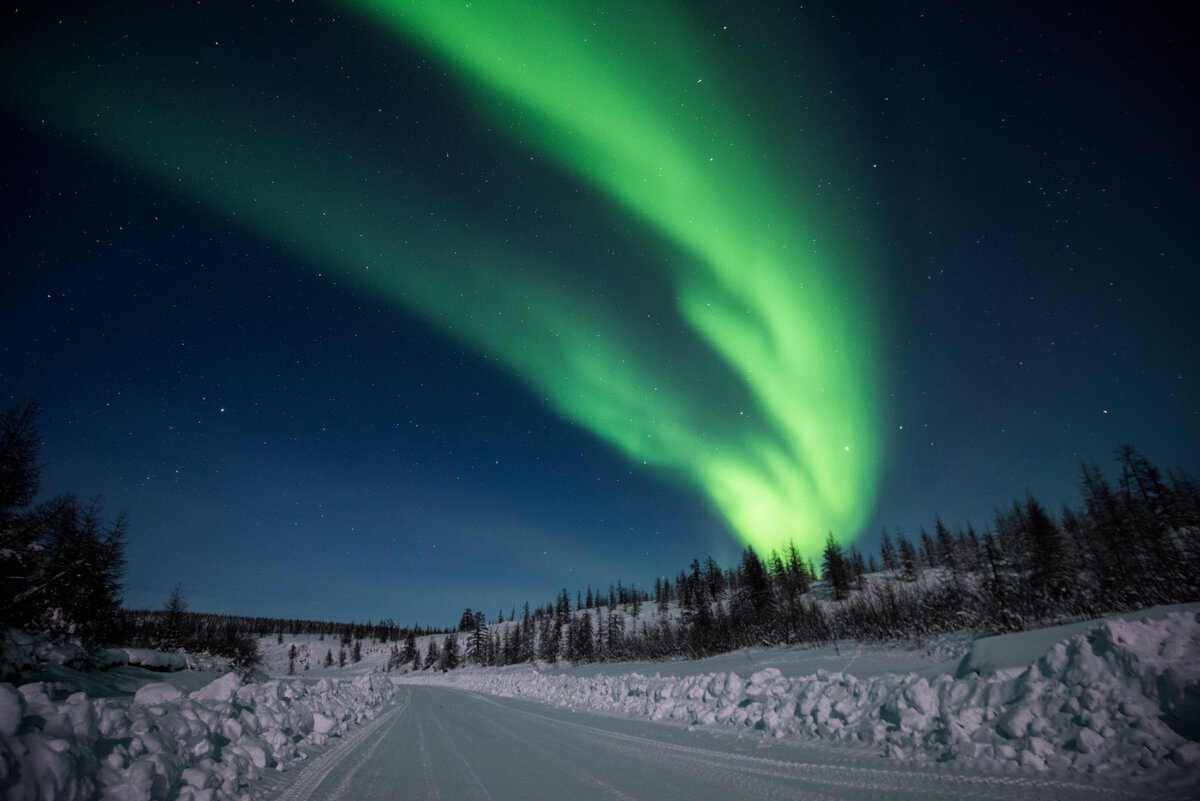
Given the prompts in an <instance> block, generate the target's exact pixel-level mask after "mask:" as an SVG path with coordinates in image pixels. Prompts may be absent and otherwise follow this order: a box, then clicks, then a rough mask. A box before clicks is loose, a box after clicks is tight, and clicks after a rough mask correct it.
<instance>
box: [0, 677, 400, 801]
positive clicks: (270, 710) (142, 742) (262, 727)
mask: <svg viewBox="0 0 1200 801" xmlns="http://www.w3.org/2000/svg"><path fill="white" fill-rule="evenodd" d="M396 689H397V688H396V687H395V685H394V684H393V683H392V682H390V681H387V680H386V679H385V678H383V677H381V676H359V677H356V678H353V679H328V678H325V679H321V680H319V681H316V682H311V681H307V682H306V681H301V680H272V681H267V682H263V683H254V684H243V683H242V681H241V679H239V678H238V676H237V674H234V673H229V674H226V675H224V676H222V677H221V678H219V679H217V680H216V681H214V682H212V683H211V684H209V685H208V686H206V687H203V688H201V689H199V690H197V691H195V692H193V693H191V694H190V695H184V693H183V692H182V691H181V690H180V689H179V688H178V687H175V686H173V685H171V684H167V683H163V682H153V683H150V684H147V685H145V686H143V687H142V688H141V689H140V690H138V692H137V694H136V695H135V696H134V698H133V699H132V700H130V699H112V698H95V699H89V698H88V697H87V696H86V695H85V694H84V693H75V694H74V695H72V696H70V697H68V698H67V699H66V700H65V702H62V703H57V702H55V701H53V700H51V698H50V696H49V694H48V687H47V685H46V684H45V683H43V682H36V683H33V684H26V685H23V686H22V687H20V688H19V689H16V688H14V687H13V686H12V685H11V684H0V790H3V795H4V797H5V798H6V799H8V801H27V800H28V801H33V800H34V799H55V801H85V800H86V799H93V798H97V797H103V798H104V799H113V801H118V800H119V801H143V800H145V801H148V800H149V799H151V798H178V799H180V801H235V800H237V801H242V800H243V799H249V798H250V793H249V791H248V790H247V784H248V782H250V781H252V780H254V779H256V778H258V777H259V776H260V775H262V772H263V771H264V770H268V769H275V770H283V769H284V768H285V767H286V766H288V765H292V764H294V763H296V762H299V761H301V760H303V759H304V758H305V754H304V752H303V751H302V750H301V748H302V746H305V745H321V744H323V743H325V742H327V741H328V739H329V738H330V737H335V736H343V735H345V734H347V733H348V732H349V731H350V730H351V728H352V727H353V726H355V725H356V724H358V723H360V722H362V721H364V720H370V719H372V718H374V716H375V713H376V711H377V710H378V709H379V708H380V707H381V706H383V705H384V704H386V703H387V702H388V701H389V700H390V699H391V698H392V696H393V695H394V694H395V692H396Z"/></svg>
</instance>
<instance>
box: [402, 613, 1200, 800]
mask: <svg viewBox="0 0 1200 801" xmlns="http://www.w3.org/2000/svg"><path fill="white" fill-rule="evenodd" d="M1080 631H1081V633H1077V634H1074V635H1072V636H1069V637H1066V638H1064V639H1061V640H1058V641H1057V642H1051V644H1050V645H1049V646H1048V647H1046V648H1043V649H1042V651H1041V653H1040V654H1038V655H1037V657H1036V658H1034V659H1032V660H1030V661H1029V662H1028V663H1026V664H1025V666H1024V667H1022V668H1019V669H1014V668H1011V667H1009V666H1008V663H1009V662H1010V661H1011V658H1010V659H999V658H994V659H992V661H991V662H990V663H989V664H992V665H995V666H996V667H995V669H991V670H985V671H980V672H974V671H972V672H969V673H968V674H967V675H964V676H961V677H956V676H955V675H952V674H950V673H948V672H947V673H941V674H938V675H934V676H931V677H930V676H924V675H918V674H917V673H915V672H910V673H905V674H899V673H880V674H876V675H871V676H867V677H859V676H855V675H854V674H852V673H849V672H844V671H829V670H824V669H818V670H817V671H816V672H815V673H812V674H809V675H793V676H787V675H784V673H783V672H782V671H781V670H780V669H779V668H778V667H765V668H762V669H759V670H756V671H754V672H753V673H749V674H748V675H746V674H743V673H740V672H737V671H720V672H700V673H694V674H690V675H688V674H683V675H663V674H662V673H661V672H656V673H655V674H654V675H652V676H648V675H644V674H642V673H638V672H631V673H614V674H610V675H606V674H603V673H601V672H598V671H596V670H594V669H593V670H589V671H588V674H587V675H572V674H571V673H570V672H569V671H563V672H545V671H539V670H537V669H534V668H533V667H516V668H506V669H501V670H465V671H454V672H450V673H444V674H443V673H418V674H410V675H408V676H405V677H404V678H403V679H402V680H403V681H408V682H417V683H430V684H448V685H450V686H453V687H457V688H461V689H467V690H472V691H475V692H482V693H487V694H491V695H496V696H503V697H511V698H523V699H530V700H535V701H539V702H542V703H548V704H553V705H555V706H559V707H564V708H568V709H574V710H587V711H598V712H604V713H608V714H615V715H621V716H627V717H641V718H648V719H650V720H656V721H673V722H676V723H678V724H683V725H686V726H688V727H693V728H704V729H710V730H714V731H720V730H732V731H741V732H747V731H748V732H755V733H758V735H759V736H762V737H765V738H771V739H793V740H797V741H813V740H819V741H826V742H829V741H832V742H842V743H848V744H858V745H865V746H868V747H872V748H875V749H877V750H878V753H880V754H882V755H886V756H892V757H898V758H904V759H908V760H918V761H937V760H956V761H959V762H962V763H971V764H974V765H976V766H979V767H981V768H984V769H988V770H1007V769H1013V768H1018V767H1019V768H1021V769H1025V770H1033V771H1039V772H1043V771H1055V772H1065V773H1077V774H1078V773H1085V774H1087V773H1090V774H1100V775H1105V776H1111V777H1117V778H1122V779H1136V780H1141V781H1148V782H1167V781H1170V782H1178V781H1182V780H1185V779H1190V780H1200V747H1198V745H1197V743H1196V742H1195V741H1193V740H1192V739H1189V737H1195V736H1196V733H1197V729H1198V728H1200V613H1197V612H1195V611H1175V612H1171V613H1167V614H1163V615H1162V616H1159V617H1158V618H1157V619H1146V620H1141V621H1128V620H1119V619H1118V620H1106V621H1102V622H1096V621H1093V622H1092V623H1091V624H1089V625H1087V626H1084V627H1082V628H1081V629H1080ZM1047 636H1049V635H1043V636H1042V644H1043V645H1044V644H1046V642H1047V640H1046V639H1045V638H1046V637H1047ZM1008 637H1009V638H1012V639H1013V641H1014V643H1015V645H1014V647H1013V648H1012V651H1011V652H1012V653H1019V652H1020V651H1021V649H1024V648H1028V647H1030V646H1029V642H1030V638H1029V637H1027V636H1025V635H1008ZM1005 640H1006V638H1005V637H1000V638H989V642H987V643H986V644H985V645H984V646H983V647H981V648H979V649H973V650H972V653H978V654H979V655H981V656H982V655H983V654H992V655H996V654H1000V653H1003V652H1004V650H1005ZM1018 646H1019V647H1018ZM837 659H838V660H843V659H844V658H843V656H842V655H841V654H838V656H837ZM851 659H853V657H851ZM981 664H982V660H981ZM593 667H594V666H593ZM676 667H678V665H676Z"/></svg>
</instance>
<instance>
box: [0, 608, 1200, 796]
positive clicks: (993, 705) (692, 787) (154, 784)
mask: <svg viewBox="0 0 1200 801" xmlns="http://www.w3.org/2000/svg"><path fill="white" fill-rule="evenodd" d="M1198 608H1200V607H1198V606H1196V605H1193V606H1190V607H1176V608H1173V609H1160V610H1153V612H1152V613H1147V612H1143V613H1138V614H1137V615H1132V616H1130V620H1109V621H1104V622H1100V621H1093V622H1091V623H1087V624H1077V625H1074V626H1073V627H1065V628H1060V629H1057V630H1046V631H1041V632H1034V633H1025V634H1017V635H1008V636H1005V637H1001V638H987V639H984V640H979V641H976V642H970V641H968V640H966V639H965V638H964V637H962V636H959V637H950V638H944V639H939V640H937V641H934V642H930V643H926V644H924V645H923V646H922V647H916V648H914V647H910V646H886V645H861V644H854V643H845V642H843V643H841V644H839V646H837V647H828V648H820V649H813V648H805V647H785V648H771V649H750V650H744V651H739V652H737V653H734V654H726V655H722V656H720V657H714V658H711V659H706V660H701V661H698V662H669V663H625V664H617V665H611V664H610V665H586V666H580V667H560V666H559V667H552V666H545V665H542V666H538V667H532V666H526V667H513V668H504V669H481V668H469V669H464V670H458V671H453V672H450V673H444V674H443V673H434V672H419V673H410V674H405V675H401V674H398V673H392V674H390V675H382V673H381V671H382V666H383V664H385V662H386V658H387V653H388V650H389V649H390V647H391V644H390V643H388V644H372V643H369V642H364V644H363V645H364V649H363V650H364V659H363V661H362V662H361V663H359V664H357V665H350V664H348V665H347V667H346V668H338V667H332V668H323V667H320V666H319V663H320V662H321V661H323V657H324V655H325V651H326V650H332V651H333V653H334V655H335V657H336V643H334V644H333V645H334V647H333V648H332V649H331V648H330V647H329V646H328V645H327V644H326V643H325V642H323V641H319V640H312V641H309V640H307V639H304V640H297V639H294V638H287V637H285V639H284V642H283V643H282V644H279V643H277V642H276V641H275V640H274V639H273V638H272V639H270V640H264V641H263V642H262V644H261V647H262V650H263V652H264V655H265V656H266V663H267V668H268V672H269V673H271V674H272V675H273V676H274V678H271V679H270V680H268V681H262V682H257V683H251V684H243V683H242V682H240V681H238V680H237V679H236V677H235V676H233V675H231V674H223V673H222V670H221V666H220V665H219V664H215V663H211V662H209V663H203V662H197V661H196V660H192V661H191V663H190V666H191V668H199V670H193V669H186V670H176V671H171V672H149V671H148V668H155V669H156V670H159V671H161V670H163V669H164V668H167V667H171V665H170V664H167V663H169V662H170V661H171V658H170V657H169V656H165V655H162V656H156V655H154V654H153V653H138V654H130V653H126V654H125V655H124V657H123V658H122V657H121V656H120V654H115V655H113V661H114V662H117V663H119V664H118V666H116V667H115V668H113V669H110V670H108V671H103V672H91V673H77V672H75V671H73V670H71V669H70V668H69V667H67V666H64V665H55V664H49V665H43V667H42V670H41V672H40V673H39V674H37V677H38V679H39V680H38V681H34V682H32V683H27V684H24V685H22V686H21V687H19V688H15V687H13V686H12V685H0V790H2V791H3V792H2V793H0V795H3V796H4V797H5V798H6V799H13V800H14V801H17V800H18V799H27V798H29V799H32V798H45V799H93V798H104V799H129V800H130V801H142V800H143V799H156V798H165V799H175V798H179V799H184V800H185V801H186V800H187V799H201V800H203V801H209V800H210V799H211V800H212V801H225V800H226V799H251V798H264V799H266V798H273V797H279V798H283V799H293V800H294V801H302V800H306V799H322V798H355V799H358V798H362V799H370V798H401V799H408V798H413V799H421V798H438V797H440V798H521V799H534V800H535V801H536V799H542V798H567V797H570V798H577V799H588V798H653V799H669V798H676V797H678V798H688V799H709V798H787V799H794V798H837V799H860V798H872V797H887V798H888V799H895V798H928V797H939V796H940V797H945V798H1005V799H1007V798H1064V799H1065V798H1081V799H1082V798H1087V799H1089V801H1091V800H1092V799H1098V798H1151V797H1162V798H1189V797H1191V798H1194V797H1198V796H1200V794H1197V793H1196V791H1195V790H1194V789H1193V788H1195V787H1197V786H1200V745H1198V744H1197V742H1196V740H1197V739H1198V738H1200V615H1198ZM1148 618H1153V619H1148ZM438 639H440V637H439V638H438ZM293 644H295V645H296V646H297V650H298V651H299V652H300V653H301V654H302V655H304V658H303V659H301V660H298V662H297V665H296V671H297V672H296V675H295V676H291V677H289V676H286V675H284V674H285V673H286V671H287V652H288V650H289V649H290V647H291V645H293ZM424 644H425V643H424V642H422V645H423V646H424ZM124 662H135V663H140V665H141V666H139V665H138V664H132V665H131V664H124ZM306 664H307V665H308V668H307V669H306V668H305V665H306ZM176 666H178V665H176Z"/></svg>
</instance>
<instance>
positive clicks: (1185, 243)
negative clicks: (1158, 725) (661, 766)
mask: <svg viewBox="0 0 1200 801" xmlns="http://www.w3.org/2000/svg"><path fill="white" fill-rule="evenodd" d="M43 5H45V6H46V7H42V6H43ZM164 5H165V4H161V3H138V2H132V3H127V4H120V7H119V8H116V9H106V8H85V7H84V6H82V5H76V6H72V5H70V4H53V3H51V4H39V6H38V7H37V8H24V7H18V8H8V9H6V10H5V11H4V12H3V14H4V26H3V29H2V30H3V37H4V38H3V46H2V47H0V79H2V81H3V84H2V85H3V91H2V98H3V106H2V107H0V137H2V138H0V147H2V148H3V153H4V165H5V166H4V168H3V171H2V172H0V191H2V192H3V197H4V209H5V212H6V213H5V215H4V217H3V221H2V222H0V276H2V280H3V293H2V294H0V397H3V399H4V401H5V403H6V405H12V404H14V403H16V402H18V401H20V400H22V399H25V398H30V397H32V398H35V399H37V400H38V401H39V403H40V404H41V408H42V414H41V429H42V434H43V439H44V446H43V449H42V457H43V462H44V469H43V474H42V478H43V481H42V483H43V490H44V495H46V496H49V495H52V494H57V493H60V492H67V491H70V492H75V493H77V494H79V495H82V496H85V497H91V496H99V497H100V498H101V499H102V500H103V502H104V504H105V507H106V509H108V510H109V511H110V513H113V514H115V513H116V512H117V511H118V510H121V509H127V510H128V512H129V515H130V520H131V530H130V536H129V543H128V547H127V556H128V561H129V568H128V572H127V576H126V588H125V597H126V603H127V605H129V606H132V607H154V606H158V605H160V604H161V603H162V601H163V600H164V599H165V598H166V596H167V595H168V594H169V593H170V591H171V589H172V587H174V586H175V585H176V584H177V583H179V584H181V585H182V587H183V589H184V592H185V594H186V595H187V597H188V599H189V602H190V604H191V607H192V608H193V609H197V610H204V611H218V612H229V613H239V614H252V615H272V616H281V617H310V618H318V619H340V620H346V619H354V620H365V619H380V618H384V617H392V618H394V619H395V620H397V621H398V622H401V623H407V622H413V621H419V622H421V623H423V624H426V625H448V624H453V623H454V622H456V620H457V618H458V615H459V614H460V612H461V609H462V607H463V606H471V607H473V608H477V609H483V610H485V611H486V612H487V613H488V615H489V616H490V615H494V614H495V613H496V612H497V611H498V610H500V609H503V610H505V611H506V612H507V611H508V610H509V609H510V608H511V607H512V606H513V605H514V604H515V605H520V604H521V603H522V602H524V601H525V600H529V601H531V602H533V603H535V604H537V603H541V602H544V601H546V600H549V599H551V598H552V597H553V595H554V593H555V592H556V591H557V590H558V589H559V588H560V587H567V588H568V589H569V590H571V591H574V590H575V589H577V588H584V587H587V586H593V587H604V588H607V585H608V583H609V582H611V581H615V580H617V579H620V580H621V581H622V582H623V583H625V584H630V583H634V584H638V585H643V586H645V585H648V584H649V583H651V582H652V581H653V578H654V576H656V575H674V573H675V572H677V571H678V570H679V569H681V568H683V567H685V566H686V564H687V563H688V562H689V561H690V560H691V559H692V558H693V557H703V556H704V555H706V554H712V555H713V556H715V557H716V558H717V559H718V560H720V561H723V562H725V563H726V564H732V562H733V561H734V560H735V559H736V558H737V556H738V554H739V553H740V550H741V548H742V547H743V546H744V544H746V543H750V544H753V545H754V546H755V547H756V548H758V549H759V550H761V551H766V550H769V549H770V548H772V547H777V546H778V545H781V544H783V543H786V542H787V541H788V540H794V541H795V542H796V543H797V545H798V546H800V547H801V548H802V550H804V551H805V552H807V553H809V554H815V553H816V549H817V548H818V547H819V545H820V543H821V542H822V540H823V539H824V536H825V534H826V533H827V532H828V531H833V532H834V533H835V534H836V535H837V536H839V537H840V538H841V539H843V540H844V541H849V540H851V539H855V540H856V542H857V544H858V545H859V546H860V547H862V548H863V549H874V547H875V545H876V543H877V541H878V536H879V532H880V531H881V530H882V529H883V528H887V529H888V530H889V531H892V532H895V531H897V530H899V531H900V532H903V533H905V534H907V535H909V536H914V535H916V533H917V532H918V530H919V528H920V527H922V526H925V527H927V528H930V527H932V523H933V520H934V518H935V516H940V517H941V518H942V519H943V520H945V521H946V522H947V523H949V524H951V525H955V524H958V525H963V526H965V525H966V524H967V523H970V524H972V525H973V526H974V527H975V528H976V529H978V530H984V529H986V528H987V527H988V525H989V524H990V522H991V520H992V516H993V512H994V509H995V508H996V507H1004V506H1006V505H1008V504H1009V503H1010V502H1011V501H1012V500H1014V499H1016V498H1020V497H1023V496H1024V495H1025V493H1026V491H1027V490H1029V491H1032V492H1033V493H1034V494H1035V495H1037V496H1038V497H1039V498H1040V499H1041V500H1042V501H1043V502H1044V503H1045V504H1046V505H1047V506H1048V507H1049V508H1050V509H1052V510H1056V509H1059V508H1061V505H1062V504H1063V503H1069V504H1075V503H1077V502H1078V499H1079V494H1078V488H1077V477H1078V468H1079V463H1080V460H1081V459H1091V460H1095V461H1097V462H1099V463H1100V464H1101V465H1102V466H1105V467H1107V466H1108V465H1109V464H1110V463H1111V454H1112V452H1113V451H1114V450H1115V449H1116V448H1117V447H1118V446H1119V445H1120V444H1122V443H1125V442H1128V443H1130V444H1132V445H1134V446H1135V447H1136V448H1138V449H1139V450H1141V451H1142V452H1143V453H1144V454H1145V455H1146V456H1147V457H1149V458H1150V459H1151V460H1152V461H1153V462H1155V463H1157V464H1159V465H1160V466H1161V467H1163V468H1176V467H1178V468H1182V469H1184V470H1186V471H1188V472H1190V473H1192V474H1193V475H1195V474H1197V473H1198V472H1200V391H1198V390H1200V387H1198V386H1197V375H1196V367H1197V364H1198V361H1200V360H1198V355H1200V354H1198V349H1200V336H1198V335H1197V334H1196V328H1195V324H1194V323H1192V322H1189V320H1190V318H1191V317H1192V316H1194V306H1195V302H1196V299H1197V297H1200V292H1198V289H1200V287H1198V279H1197V272H1198V271H1197V269H1196V266H1197V255H1198V254H1197V235H1196V221H1197V219H1200V216H1198V214H1197V212H1198V208H1197V205H1198V203H1197V200H1196V196H1195V192H1194V186H1195V182H1196V178H1197V175H1196V173H1197V169H1196V157H1195V148H1194V145H1193V144H1192V143H1191V141H1190V138H1189V137H1188V133H1189V130H1190V126H1189V125H1188V124H1187V118H1188V111H1189V109H1190V107H1191V106H1192V105H1193V101H1192V98H1193V96H1194V94H1195V91H1196V87H1195V79H1194V75H1195V74H1196V70H1195V64H1194V61H1193V57H1192V56H1191V55H1190V54H1188V53H1187V52H1186V48H1185V44H1184V42H1183V41H1182V40H1181V38H1179V34H1178V28H1177V25H1176V22H1175V21H1174V20H1172V19H1170V18H1169V17H1167V16H1165V15H1162V16H1154V15H1153V14H1154V13H1155V12H1151V15H1150V16H1145V15H1144V12H1139V14H1138V16H1136V17H1134V16H1131V15H1130V12H1129V11H1128V9H1127V8H1126V7H1118V6H1116V5H1112V6H1109V5H1096V4H1089V5H1087V6H1078V7H1077V6H1074V5H1069V4H1052V7H1050V8H1040V9H1029V10H1015V9H1003V10H991V9H983V10H981V9H977V8H974V7H973V6H972V5H961V6H960V5H954V4H948V3H941V4H933V5H913V4H907V3H863V4H854V8H852V9H846V8H844V7H843V6H844V5H845V4H840V3H815V4H805V5H804V6H803V7H799V6H794V5H787V4H785V5H784V6H782V7H778V6H776V5H774V4H757V3H751V4H736V6H735V5H733V4H724V3H688V4H682V3H681V4H672V3H560V4H537V3H523V4H518V3H487V4H449V3H446V4H442V3H429V4H421V3H417V4H410V3H399V2H396V3H382V2H381V3H368V2H358V1H357V0H347V1H345V2H327V1H326V2H309V1H308V0H298V1H297V2H267V3H259V4H256V5H253V6H247V5H245V4H233V3H219V2H218V3H207V2H201V3H189V4H183V5H181V6H179V7H164Z"/></svg>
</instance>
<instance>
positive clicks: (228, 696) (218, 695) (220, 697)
mask: <svg viewBox="0 0 1200 801" xmlns="http://www.w3.org/2000/svg"><path fill="white" fill-rule="evenodd" d="M241 686H242V680H241V678H240V677H239V676H238V675H237V674H236V673H226V674H225V675H224V676H222V677H221V678H219V679H217V680H216V681H214V682H212V683H210V684H207V685H205V686H204V687H201V688H200V689H199V690H196V691H195V692H194V693H192V695H191V698H192V699H193V700H196V701H223V702H225V703H229V702H230V701H232V700H233V696H234V694H235V693H236V692H237V691H238V688H239V687H241Z"/></svg>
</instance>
